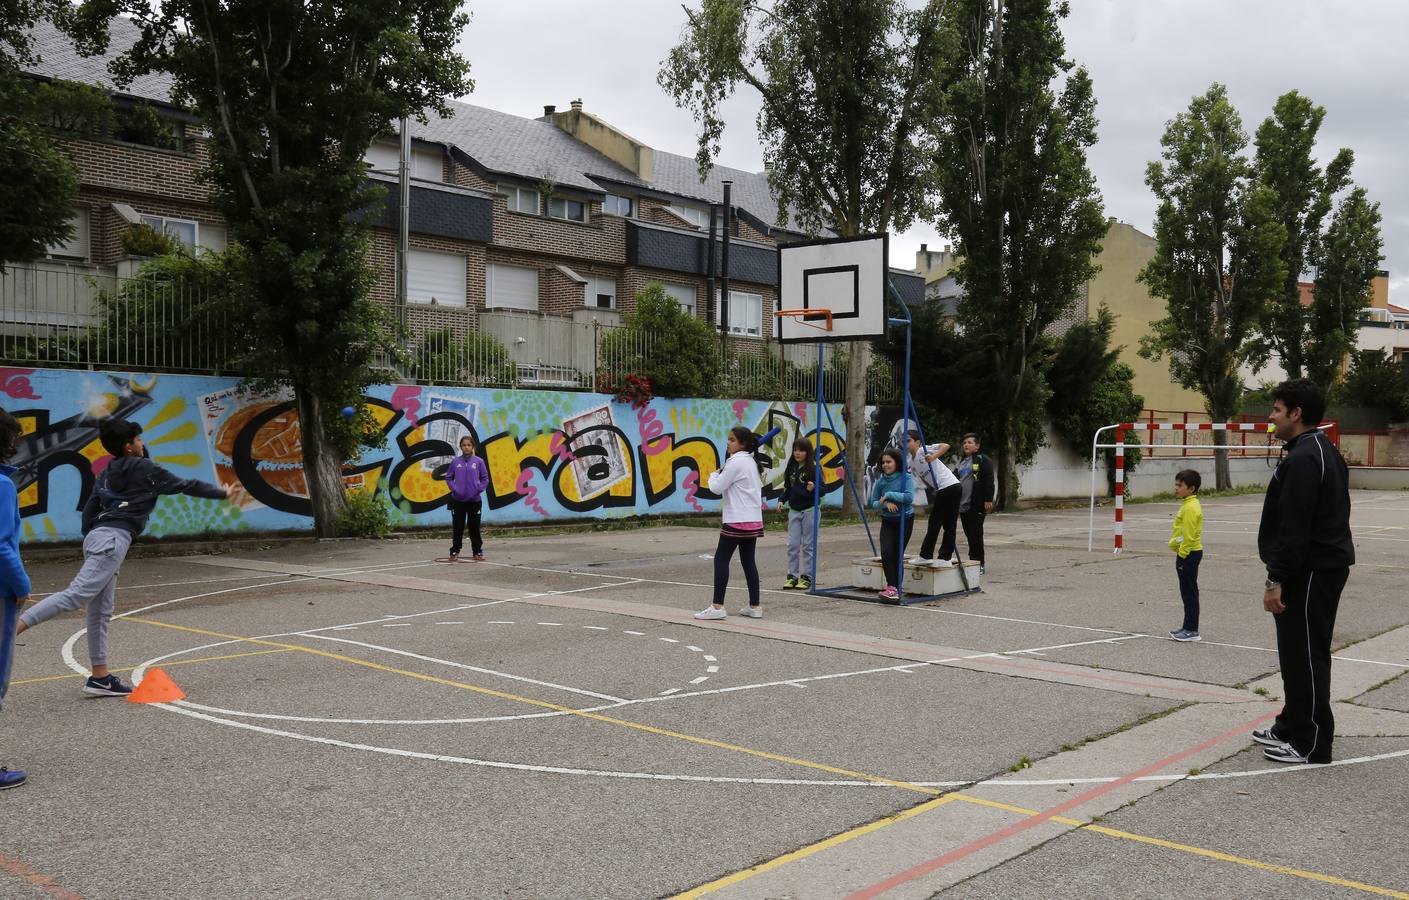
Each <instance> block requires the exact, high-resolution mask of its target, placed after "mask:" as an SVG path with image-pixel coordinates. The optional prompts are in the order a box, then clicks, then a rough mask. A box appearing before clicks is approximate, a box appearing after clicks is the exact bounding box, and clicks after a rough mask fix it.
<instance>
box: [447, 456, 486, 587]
mask: <svg viewBox="0 0 1409 900" xmlns="http://www.w3.org/2000/svg"><path fill="white" fill-rule="evenodd" d="M445 483H446V484H448V485H450V531H451V536H450V561H451V562H454V561H456V560H457V559H459V558H460V548H461V547H462V546H463V545H464V544H463V542H464V537H465V520H466V519H467V518H468V519H469V522H470V551H471V552H472V553H473V554H474V558H475V561H476V562H483V561H484V554H483V553H482V552H481V551H482V550H483V549H484V542H483V541H482V540H481V539H480V535H479V516H480V511H481V509H482V508H483V501H481V500H480V496H481V495H482V494H483V493H484V489H485V488H487V487H489V468H488V467H487V466H485V464H484V460H483V459H481V458H480V457H478V456H476V455H475V439H474V438H472V437H470V436H469V435H468V434H467V435H465V436H464V437H462V438H460V455H459V456H457V457H455V458H454V459H452V460H451V461H450V467H449V468H448V469H446V470H445Z"/></svg>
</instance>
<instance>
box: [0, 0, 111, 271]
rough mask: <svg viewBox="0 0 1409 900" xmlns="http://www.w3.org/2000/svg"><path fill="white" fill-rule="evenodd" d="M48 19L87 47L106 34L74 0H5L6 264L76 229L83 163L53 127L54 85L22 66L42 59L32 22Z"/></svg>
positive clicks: (0, 258)
mask: <svg viewBox="0 0 1409 900" xmlns="http://www.w3.org/2000/svg"><path fill="white" fill-rule="evenodd" d="M44 21H53V22H54V23H55V24H57V25H59V26H60V27H61V28H62V29H63V30H64V31H65V32H67V33H68V34H69V35H70V37H71V38H73V39H74V40H75V41H76V42H77V43H78V45H79V47H80V48H83V49H86V48H88V47H90V46H92V44H93V43H94V42H95V41H97V40H101V39H103V38H104V37H105V36H106V25H105V24H103V25H97V24H94V23H92V22H91V21H90V20H87V19H83V18H81V17H79V16H78V15H77V14H76V11H75V10H74V9H73V7H71V6H70V4H69V3H68V2H67V0H0V171H3V172H4V173H5V177H4V179H0V272H3V271H5V268H6V267H7V266H8V265H9V264H10V263H12V262H27V261H29V260H31V259H37V258H38V257H40V256H43V255H44V252H45V250H46V249H47V248H48V247H50V246H51V245H53V244H56V243H59V242H61V241H66V240H68V239H69V238H70V237H72V236H73V227H72V226H71V225H70V223H69V219H70V217H71V216H72V215H73V207H74V200H75V199H76V198H77V197H78V170H77V168H75V167H74V165H73V162H72V161H71V160H69V158H68V157H67V156H66V155H65V154H64V153H63V151H61V150H60V149H59V148H58V146H57V145H56V144H55V143H54V139H53V135H52V132H51V130H50V129H49V128H48V127H46V121H45V120H46V118H47V113H48V111H49V105H48V104H47V103H46V102H45V98H46V96H48V95H50V94H51V93H52V90H53V89H51V88H49V87H48V86H43V87H39V88H37V87H36V85H35V83H34V82H32V81H31V80H30V79H29V78H27V77H26V76H24V75H22V74H21V69H22V67H23V66H26V65H32V64H34V63H36V62H38V61H39V55H38V51H37V50H36V48H35V46H34V39H33V30H34V29H35V27H36V26H38V25H39V24H40V23H41V22H44Z"/></svg>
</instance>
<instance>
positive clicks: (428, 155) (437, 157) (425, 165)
mask: <svg viewBox="0 0 1409 900" xmlns="http://www.w3.org/2000/svg"><path fill="white" fill-rule="evenodd" d="M362 161H363V162H365V163H367V165H368V166H370V167H372V168H373V169H376V170H377V171H378V172H379V173H381V174H384V175H396V174H397V173H399V172H400V171H401V145H400V144H373V145H372V146H370V147H368V148H367V155H366V156H364V157H362ZM410 168H411V177H412V178H419V179H421V180H422V181H444V180H445V178H444V176H445V169H444V160H443V159H442V158H441V154H439V153H436V152H435V151H434V150H419V149H416V148H414V147H413V148H412V149H411V159H410Z"/></svg>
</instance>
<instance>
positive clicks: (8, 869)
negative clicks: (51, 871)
mask: <svg viewBox="0 0 1409 900" xmlns="http://www.w3.org/2000/svg"><path fill="white" fill-rule="evenodd" d="M0 872H5V873H7V874H10V875H13V876H15V877H16V878H18V879H19V880H20V881H23V882H24V883H25V884H27V885H29V886H30V887H32V888H34V889H35V890H37V891H39V892H40V893H44V894H48V895H49V896H50V897H53V898H55V900H83V898H82V897H80V896H79V895H78V894H75V893H74V892H73V891H71V890H69V889H68V888H66V887H63V886H62V885H60V884H59V882H58V880H57V879H55V878H54V877H52V876H50V875H45V874H44V873H43V872H37V871H35V870H34V869H31V868H30V867H29V866H27V865H25V864H24V863H22V862H20V861H19V860H17V859H15V858H14V857H13V856H6V855H5V854H4V853H0Z"/></svg>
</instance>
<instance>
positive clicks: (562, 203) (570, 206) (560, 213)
mask: <svg viewBox="0 0 1409 900" xmlns="http://www.w3.org/2000/svg"><path fill="white" fill-rule="evenodd" d="M548 215H549V216H551V217H552V218H554V219H566V220H567V221H569V222H586V221H587V204H586V203H583V202H582V201H581V200H569V199H567V198H566V197H549V198H548Z"/></svg>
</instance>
